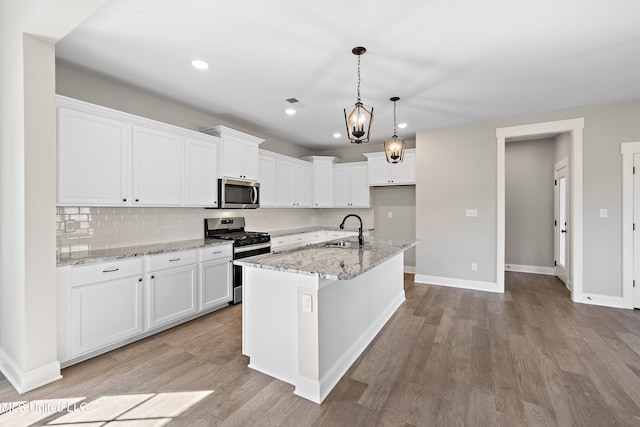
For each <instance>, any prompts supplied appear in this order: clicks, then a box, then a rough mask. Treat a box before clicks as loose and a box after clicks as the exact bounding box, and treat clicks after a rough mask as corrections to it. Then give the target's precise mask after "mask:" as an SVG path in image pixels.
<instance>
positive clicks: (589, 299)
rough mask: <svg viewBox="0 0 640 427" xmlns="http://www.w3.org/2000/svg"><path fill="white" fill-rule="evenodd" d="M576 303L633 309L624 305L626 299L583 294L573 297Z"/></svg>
mask: <svg viewBox="0 0 640 427" xmlns="http://www.w3.org/2000/svg"><path fill="white" fill-rule="evenodd" d="M572 299H573V301H574V302H579V303H582V304H590V305H599V306H602V307H612V308H627V309H629V308H630V309H633V307H627V306H625V304H624V298H622V297H611V296H608V295H597V294H585V293H583V294H581V295H576V296H575V297H573V296H572Z"/></svg>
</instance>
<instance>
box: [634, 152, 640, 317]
mask: <svg viewBox="0 0 640 427" xmlns="http://www.w3.org/2000/svg"><path fill="white" fill-rule="evenodd" d="M633 169H634V173H633V224H634V233H633V281H634V287H633V306H634V307H635V308H640V290H638V287H639V286H640V230H638V229H636V228H637V227H640V172H638V171H640V154H634V155H633ZM636 283H637V284H638V285H635V284H636Z"/></svg>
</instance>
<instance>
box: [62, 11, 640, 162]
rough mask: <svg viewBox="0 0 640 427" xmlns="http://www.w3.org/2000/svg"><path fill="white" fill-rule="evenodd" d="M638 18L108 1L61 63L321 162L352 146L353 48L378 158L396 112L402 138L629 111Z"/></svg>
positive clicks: (68, 43) (638, 57)
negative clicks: (608, 107)
mask: <svg viewBox="0 0 640 427" xmlns="http://www.w3.org/2000/svg"><path fill="white" fill-rule="evenodd" d="M639 17H640V1H638V0H518V1H514V0H482V1H478V0H395V1H382V0H378V1H376V0H369V1H360V0H352V1H338V0H323V1H314V2H312V1H300V0H298V1H294V0H273V1H264V0H262V1H260V0H237V1H233V0H232V1H212V0H180V1H177V0H109V1H108V2H107V3H106V5H105V6H104V7H103V8H102V9H101V10H100V11H98V12H97V13H96V14H95V15H93V16H91V17H90V18H89V19H87V20H86V21H85V22H84V23H83V24H82V25H81V26H79V27H78V28H77V29H76V30H74V31H73V32H72V33H70V34H69V35H68V36H67V37H65V38H64V39H63V40H62V41H60V42H59V43H58V45H57V49H56V54H57V57H58V58H60V59H62V60H63V61H66V62H70V63H74V64H76V65H79V66H82V67H86V68H88V69H90V70H94V71H97V72H99V73H102V74H105V75H107V76H111V77H112V78H114V79H117V80H121V81H124V82H127V83H129V84H132V85H135V86H138V87H140V88H143V89H145V90H150V91H153V92H155V93H158V94H161V95H164V96H166V97H169V98H172V99H176V100H179V101H181V102H183V103H186V104H189V105H192V106H194V107H197V108H200V109H203V110H205V111H208V112H210V113H211V114H214V115H218V116H220V117H223V118H225V119H226V120H229V121H230V122H233V123H237V124H238V125H242V126H246V127H249V128H251V129H254V130H255V132H256V133H257V134H259V135H260V136H263V137H266V138H275V139H279V140H283V141H287V142H293V143H296V144H299V145H303V146H305V147H308V148H309V149H326V148H331V147H332V146H337V145H343V144H345V143H348V142H347V139H346V137H345V136H344V135H345V125H344V116H343V108H344V107H346V106H348V105H353V103H355V100H356V82H357V73H356V66H357V57H356V56H354V55H353V54H352V53H351V49H352V48H353V47H355V46H364V47H366V48H367V53H366V54H365V55H363V56H362V60H361V61H362V64H361V74H362V87H361V94H362V100H363V102H364V103H365V104H369V105H373V107H374V108H375V110H374V114H375V121H374V123H373V129H372V136H373V140H372V142H374V143H375V142H381V141H382V140H383V139H387V138H389V137H390V136H391V135H392V133H393V103H392V102H391V101H389V98H390V97H392V96H399V97H400V98H401V99H400V101H398V104H397V116H398V122H407V123H408V127H407V128H406V129H404V130H400V131H399V132H398V133H399V135H400V136H403V137H405V138H414V137H415V133H416V132H417V131H420V130H425V129H433V128H439V127H446V126H453V125H459V124H463V123H470V122H478V121H484V120H489V119H497V118H505V117H513V116H519V115H525V114H532V113H537V112H544V111H553V110H560V109H567V108H573V107H580V106H586V105H594V104H603V103H609V102H616V101H622V100H631V99H640V18H639ZM194 58H199V59H203V60H206V61H208V62H209V64H210V68H209V69H208V70H206V71H200V70H196V69H194V68H193V67H192V66H191V60H192V59H194ZM291 97H295V98H297V99H299V100H300V101H301V102H300V104H297V110H298V113H297V114H296V115H294V116H288V115H286V114H285V113H284V110H285V108H286V107H287V106H288V105H289V104H288V103H287V102H286V101H285V99H287V98H291ZM211 125H212V126H215V125H217V123H211ZM334 132H341V133H342V134H343V137H342V138H340V139H339V140H335V139H334V138H333V137H332V134H333V133H334Z"/></svg>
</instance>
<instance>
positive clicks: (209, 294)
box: [200, 258, 233, 310]
mask: <svg viewBox="0 0 640 427" xmlns="http://www.w3.org/2000/svg"><path fill="white" fill-rule="evenodd" d="M232 287H233V283H232V281H231V260H230V259H229V258H224V259H220V260H216V261H209V262H203V263H201V264H200V310H205V309H207V308H211V307H215V306H219V305H221V304H226V303H228V302H230V301H233V295H232Z"/></svg>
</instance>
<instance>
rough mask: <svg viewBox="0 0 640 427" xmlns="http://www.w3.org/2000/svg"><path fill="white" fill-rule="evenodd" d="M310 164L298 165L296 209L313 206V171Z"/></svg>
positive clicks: (302, 163)
mask: <svg viewBox="0 0 640 427" xmlns="http://www.w3.org/2000/svg"><path fill="white" fill-rule="evenodd" d="M305 163H308V162H300V163H299V164H297V165H296V181H295V182H296V207H299V208H310V207H312V206H313V169H312V166H311V164H310V163H309V164H305Z"/></svg>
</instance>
